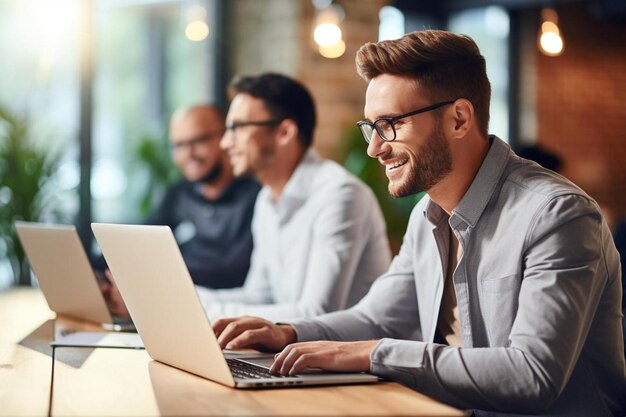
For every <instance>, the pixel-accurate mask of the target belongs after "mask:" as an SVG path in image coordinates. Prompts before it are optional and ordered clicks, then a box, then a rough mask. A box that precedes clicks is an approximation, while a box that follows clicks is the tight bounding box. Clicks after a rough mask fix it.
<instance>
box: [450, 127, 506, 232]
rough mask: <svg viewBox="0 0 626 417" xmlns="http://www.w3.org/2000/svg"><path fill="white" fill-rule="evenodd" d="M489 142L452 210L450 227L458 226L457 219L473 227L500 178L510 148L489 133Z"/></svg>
mask: <svg viewBox="0 0 626 417" xmlns="http://www.w3.org/2000/svg"><path fill="white" fill-rule="evenodd" d="M489 142H490V147H489V152H487V156H486V157H485V160H484V161H483V163H482V165H481V166H480V169H479V170H478V173H477V174H476V176H475V177H474V181H472V184H471V185H470V187H469V189H468V190H467V191H466V192H465V195H464V196H463V198H462V199H461V201H460V202H459V204H458V206H456V207H455V208H454V209H453V210H452V217H453V218H452V219H451V220H450V221H451V224H450V225H451V226H452V227H456V226H458V221H459V220H462V221H464V222H465V223H467V224H468V225H469V226H471V227H474V226H475V225H476V223H478V219H479V218H480V216H481V215H482V214H483V211H484V210H485V207H487V203H489V200H491V197H492V196H493V193H494V191H495V189H496V186H497V185H498V183H499V182H500V179H501V178H502V175H503V173H504V169H505V168H506V165H507V162H508V160H509V157H510V154H511V148H510V147H509V145H507V144H506V143H505V142H504V141H502V140H501V139H500V138H498V137H497V136H493V135H490V136H489ZM457 218H458V219H457ZM455 223H456V224H455Z"/></svg>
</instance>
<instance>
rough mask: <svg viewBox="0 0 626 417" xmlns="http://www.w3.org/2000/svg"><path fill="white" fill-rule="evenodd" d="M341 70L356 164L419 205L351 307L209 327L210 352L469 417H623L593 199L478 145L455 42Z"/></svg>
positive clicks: (624, 375)
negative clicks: (259, 350) (352, 90)
mask: <svg viewBox="0 0 626 417" xmlns="http://www.w3.org/2000/svg"><path fill="white" fill-rule="evenodd" d="M356 62H357V70H358V72H359V74H360V75H361V76H362V77H363V78H364V79H365V80H366V81H367V82H368V87H367V91H366V95H365V116H366V117H367V120H364V121H362V122H359V123H358V125H359V127H360V129H361V132H362V134H363V137H364V139H365V141H366V142H367V144H368V145H367V153H368V155H369V156H371V157H372V158H376V159H377V160H378V161H379V162H380V164H381V165H383V167H384V169H385V174H386V176H387V178H388V180H389V192H390V194H392V195H393V196H398V197H400V196H405V195H409V194H413V193H418V192H421V191H425V192H426V193H427V195H426V196H425V197H424V198H423V199H422V200H420V202H419V203H418V204H417V206H416V207H415V209H414V210H413V213H412V215H411V218H410V221H409V225H408V228H407V231H406V234H405V237H404V241H403V245H402V248H401V249H400V253H399V254H398V256H397V257H396V258H395V259H394V260H393V262H392V264H391V267H390V268H389V270H388V271H387V272H386V273H385V274H384V275H382V276H381V277H380V278H379V279H377V280H376V281H375V283H374V285H373V286H372V289H371V290H370V292H369V293H368V294H367V295H366V296H365V297H364V298H363V300H361V302H360V303H359V304H357V305H356V306H354V307H352V308H351V309H348V310H346V311H340V312H336V313H333V314H327V315H324V316H320V317H316V318H314V319H310V320H295V321H291V322H290V323H291V324H273V323H271V322H268V321H264V320H261V319H258V318H252V317H245V318H239V319H225V320H220V321H218V322H215V323H214V324H213V326H214V329H215V332H216V334H217V335H218V339H219V342H220V344H221V346H223V347H228V348H232V349H237V348H242V347H246V346H250V345H251V346H257V347H258V346H265V347H266V348H268V349H272V350H276V351H280V350H282V351H281V352H280V353H279V354H277V355H276V360H275V362H274V364H273V366H272V371H273V372H276V373H281V374H297V373H299V372H301V371H302V370H305V369H307V368H322V369H326V370H334V371H365V372H371V373H373V374H375V375H378V376H381V377H383V378H388V379H391V380H395V381H398V382H401V383H403V384H405V385H407V386H409V387H411V388H413V389H415V390H417V391H420V392H423V393H425V394H427V395H429V396H431V397H433V398H435V399H438V400H440V401H443V402H446V403H449V404H452V405H455V406H457V407H462V408H468V409H472V410H474V414H475V415H476V416H496V415H511V414H513V413H514V414H515V415H519V414H524V413H528V414H541V415H546V416H548V415H549V416H600V415H601V416H609V415H615V416H623V415H624V413H625V412H626V369H625V368H626V366H625V364H624V354H623V352H624V350H623V332H622V319H623V317H622V312H621V296H622V288H621V280H620V279H621V272H620V265H619V256H618V254H617V251H616V249H615V245H614V244H613V241H612V238H611V233H610V231H609V228H608V227H607V224H606V221H605V220H604V219H603V217H602V214H601V212H600V209H599V207H598V205H597V204H596V202H595V201H594V200H593V199H591V198H590V197H589V196H588V195H587V194H585V193H584V192H583V191H582V190H581V189H580V188H578V187H576V186H575V185H574V184H572V183H571V182H570V181H568V180H567V179H565V178H563V177H561V176H559V175H558V174H556V173H554V172H552V171H549V170H547V169H544V168H542V167H540V166H539V165H538V164H536V163H534V162H532V161H528V160H525V159H522V158H520V157H519V156H517V155H516V154H515V153H514V152H513V151H512V150H511V149H510V147H509V146H508V145H507V144H506V143H505V142H503V141H502V140H500V139H499V138H497V137H495V136H492V135H489V134H488V133H487V130H488V123H489V100H490V86H489V80H488V79H487V74H486V70H485V60H484V58H483V56H482V55H481V54H480V51H479V50H478V47H477V46H476V44H475V43H474V41H472V40H471V39H470V38H468V37H466V36H461V35H456V34H453V33H450V32H445V31H434V30H433V31H431V30H427V31H419V32H413V33H410V34H408V35H405V36H404V37H402V38H400V39H397V40H392V41H382V42H379V43H376V44H374V43H369V44H366V45H364V46H362V47H361V49H360V50H359V51H358V53H357V57H356ZM415 109H418V110H415ZM296 342H299V343H296Z"/></svg>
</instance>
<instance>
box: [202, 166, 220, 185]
mask: <svg viewBox="0 0 626 417" xmlns="http://www.w3.org/2000/svg"><path fill="white" fill-rule="evenodd" d="M222 172H224V167H223V166H222V163H221V162H217V163H216V164H215V165H213V168H211V170H210V171H209V172H207V173H206V174H205V175H204V176H203V177H202V178H200V179H198V181H197V182H199V183H201V184H204V185H210V184H213V183H214V182H215V181H217V180H218V178H220V177H221V176H222Z"/></svg>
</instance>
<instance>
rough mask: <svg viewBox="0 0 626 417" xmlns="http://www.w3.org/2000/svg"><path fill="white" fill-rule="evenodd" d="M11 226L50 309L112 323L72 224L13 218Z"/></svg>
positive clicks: (76, 316) (89, 319) (83, 318)
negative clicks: (20, 220)
mask: <svg viewBox="0 0 626 417" xmlns="http://www.w3.org/2000/svg"><path fill="white" fill-rule="evenodd" d="M15 229H16V230H17V234H18V236H19V239H20V242H21V243H22V247H23V248H24V251H25V252H26V255H27V256H28V261H29V262H30V266H31V268H32V270H33V272H34V273H35V275H36V276H37V279H38V280H39V286H40V287H41V291H42V292H43V294H44V297H45V298H46V301H47V302H48V306H50V309H51V310H52V311H54V312H55V313H57V314H61V315H67V316H71V317H74V318H77V319H80V320H87V321H92V322H95V323H108V324H112V319H111V314H110V313H109V310H108V308H107V306H106V303H105V301H104V297H103V296H102V293H101V292H100V288H99V287H98V283H97V281H96V277H95V275H94V273H93V270H92V269H91V265H90V264H89V260H88V259H87V255H86V253H85V250H84V248H83V245H82V243H81V241H80V239H79V237H78V233H76V228H75V227H74V226H66V225H48V224H40V223H28V222H15Z"/></svg>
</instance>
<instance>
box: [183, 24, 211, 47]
mask: <svg viewBox="0 0 626 417" xmlns="http://www.w3.org/2000/svg"><path fill="white" fill-rule="evenodd" d="M185 36H187V39H189V40H191V41H194V42H199V41H202V40H205V39H206V38H207V36H209V26H208V25H207V24H206V23H205V22H203V21H201V20H196V21H193V22H190V23H189V24H188V25H187V27H186V28H185Z"/></svg>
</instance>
